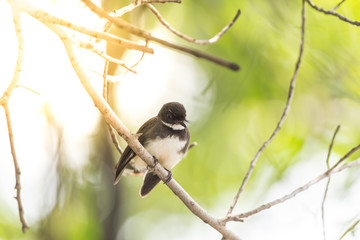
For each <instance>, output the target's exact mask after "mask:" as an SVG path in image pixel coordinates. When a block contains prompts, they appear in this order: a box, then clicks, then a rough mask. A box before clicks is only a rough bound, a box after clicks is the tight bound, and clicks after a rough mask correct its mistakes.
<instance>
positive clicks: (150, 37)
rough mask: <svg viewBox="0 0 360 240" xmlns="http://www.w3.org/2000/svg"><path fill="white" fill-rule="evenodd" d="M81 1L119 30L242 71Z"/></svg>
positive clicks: (236, 65) (89, 2) (86, 0)
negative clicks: (156, 35) (154, 34)
mask: <svg viewBox="0 0 360 240" xmlns="http://www.w3.org/2000/svg"><path fill="white" fill-rule="evenodd" d="M81 1H82V2H83V3H84V4H85V5H86V6H87V7H88V8H89V9H90V10H91V11H92V12H94V13H95V14H97V15H98V16H99V17H101V18H106V19H108V20H109V21H110V22H112V23H114V24H115V25H116V26H118V27H119V28H121V29H124V30H125V31H127V32H129V33H131V34H133V35H136V36H139V37H142V38H145V39H148V40H150V41H153V42H155V43H158V44H161V45H163V46H165V47H169V48H172V49H176V50H179V51H182V52H185V53H188V54H191V55H193V56H195V57H198V58H203V59H206V60H208V61H211V62H214V63H216V64H219V65H221V66H224V67H227V68H229V69H231V70H233V71H238V70H239V69H240V66H239V65H238V64H236V63H232V62H229V61H227V60H225V59H222V58H219V57H216V56H213V55H210V54H208V53H205V52H202V51H199V50H197V49H192V48H189V47H185V46H181V45H178V44H174V43H171V42H168V41H165V40H163V39H160V38H158V37H155V36H153V35H152V34H151V33H149V32H147V31H144V30H142V29H140V28H138V27H136V26H134V25H131V24H129V23H127V22H126V21H124V20H122V19H120V18H116V17H113V16H110V15H109V14H107V13H106V12H105V10H103V9H101V8H99V7H98V6H96V5H95V4H94V3H92V2H91V1H90V0H81Z"/></svg>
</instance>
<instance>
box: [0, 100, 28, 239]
mask: <svg viewBox="0 0 360 240" xmlns="http://www.w3.org/2000/svg"><path fill="white" fill-rule="evenodd" d="M3 107H4V110H5V116H6V123H7V126H8V133H9V142H10V148H11V154H12V156H13V162H14V167H15V179H16V184H15V189H16V197H15V199H16V201H17V203H18V211H19V217H20V222H21V224H22V227H21V229H22V231H23V233H25V232H26V230H27V229H28V228H29V225H28V224H27V222H26V219H25V214H24V207H23V204H22V200H21V183H20V175H21V171H20V166H19V163H18V160H17V157H16V151H15V143H14V135H13V131H12V126H11V119H10V112H9V106H8V104H7V103H6V104H4V105H3Z"/></svg>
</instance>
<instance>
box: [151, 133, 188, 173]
mask: <svg viewBox="0 0 360 240" xmlns="http://www.w3.org/2000/svg"><path fill="white" fill-rule="evenodd" d="M185 144H186V140H182V141H181V140H180V139H179V138H178V137H175V136H173V137H171V138H165V139H161V138H156V139H155V140H153V141H151V142H150V143H148V144H147V146H146V150H148V151H149V153H150V154H151V155H153V156H155V157H156V158H157V159H158V160H159V163H160V164H161V165H162V166H163V167H164V168H166V169H168V170H171V169H172V168H173V167H174V166H175V165H176V164H178V163H179V162H180V161H181V159H183V157H185V155H186V152H185V153H183V152H181V150H182V149H184V147H185Z"/></svg>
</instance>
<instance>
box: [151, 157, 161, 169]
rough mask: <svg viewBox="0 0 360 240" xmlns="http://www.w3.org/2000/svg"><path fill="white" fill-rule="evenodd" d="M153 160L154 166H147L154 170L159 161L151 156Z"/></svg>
mask: <svg viewBox="0 0 360 240" xmlns="http://www.w3.org/2000/svg"><path fill="white" fill-rule="evenodd" d="M153 159H154V165H152V166H149V167H150V168H155V167H156V165H157V164H158V163H159V160H158V159H157V158H156V157H155V156H153Z"/></svg>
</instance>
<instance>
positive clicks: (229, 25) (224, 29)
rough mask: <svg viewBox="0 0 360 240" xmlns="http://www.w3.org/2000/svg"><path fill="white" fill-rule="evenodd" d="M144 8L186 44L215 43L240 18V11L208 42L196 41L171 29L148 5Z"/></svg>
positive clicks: (150, 5)
mask: <svg viewBox="0 0 360 240" xmlns="http://www.w3.org/2000/svg"><path fill="white" fill-rule="evenodd" d="M146 6H147V7H148V8H149V9H150V10H151V11H152V12H153V13H154V14H155V16H156V17H157V18H158V19H159V21H160V22H161V23H162V24H163V25H164V26H165V27H166V28H167V29H169V31H171V32H172V33H174V34H175V35H176V36H178V37H180V38H182V39H184V40H186V41H188V42H192V43H196V44H199V45H206V44H213V43H215V42H217V41H218V40H219V39H220V38H221V37H222V36H223V35H224V34H225V33H226V31H227V30H229V29H230V28H231V26H232V25H233V24H234V23H235V21H236V20H237V18H238V17H239V16H240V13H241V12H240V10H238V11H237V13H236V15H235V17H234V19H233V20H232V21H231V22H230V23H229V24H228V25H226V26H225V27H224V28H223V29H222V30H221V31H220V32H219V33H218V34H216V35H215V36H214V37H212V38H210V39H208V40H198V39H195V38H192V37H189V36H187V35H185V34H183V33H181V32H179V31H177V30H176V29H175V28H173V27H172V26H170V24H169V23H168V22H166V20H165V19H164V18H163V17H162V16H161V14H160V12H159V11H158V10H157V9H156V8H155V7H154V6H153V5H152V4H150V3H148V4H146Z"/></svg>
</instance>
